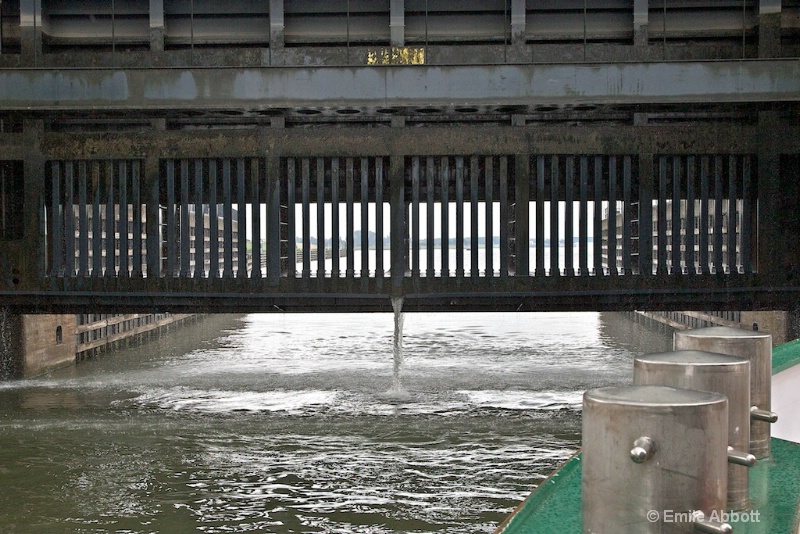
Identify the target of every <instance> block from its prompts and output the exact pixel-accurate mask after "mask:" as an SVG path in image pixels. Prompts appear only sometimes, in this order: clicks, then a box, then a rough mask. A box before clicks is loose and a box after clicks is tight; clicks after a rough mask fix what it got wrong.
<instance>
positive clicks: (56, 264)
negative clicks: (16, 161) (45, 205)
mask: <svg viewBox="0 0 800 534" xmlns="http://www.w3.org/2000/svg"><path fill="white" fill-rule="evenodd" d="M51 179H52V192H51V197H50V203H51V208H52V219H53V221H52V230H53V231H52V234H53V262H52V266H53V269H52V272H51V273H50V274H51V276H54V277H56V276H64V235H63V231H64V214H63V211H62V207H61V202H62V198H61V163H60V162H58V161H55V162H53V165H52V177H51Z"/></svg>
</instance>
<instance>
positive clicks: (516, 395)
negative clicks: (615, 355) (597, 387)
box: [458, 390, 583, 410]
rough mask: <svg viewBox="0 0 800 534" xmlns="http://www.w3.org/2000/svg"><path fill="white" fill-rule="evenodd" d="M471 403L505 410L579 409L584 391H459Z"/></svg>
mask: <svg viewBox="0 0 800 534" xmlns="http://www.w3.org/2000/svg"><path fill="white" fill-rule="evenodd" d="M458 393H460V394H462V395H465V396H466V397H467V398H468V400H469V403H470V404H473V405H475V406H479V407H483V408H500V409H504V410H561V409H579V408H580V407H581V406H582V403H583V391H523V390H482V391H459V392H458Z"/></svg>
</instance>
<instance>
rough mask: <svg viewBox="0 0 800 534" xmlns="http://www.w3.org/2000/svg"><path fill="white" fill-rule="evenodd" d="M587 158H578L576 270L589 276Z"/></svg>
mask: <svg viewBox="0 0 800 534" xmlns="http://www.w3.org/2000/svg"><path fill="white" fill-rule="evenodd" d="M588 233H589V156H581V157H580V204H579V205H578V269H579V270H580V275H581V276H589V237H588Z"/></svg>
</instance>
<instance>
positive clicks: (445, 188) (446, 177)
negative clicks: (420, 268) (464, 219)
mask: <svg viewBox="0 0 800 534" xmlns="http://www.w3.org/2000/svg"><path fill="white" fill-rule="evenodd" d="M441 173H442V183H441V188H442V189H441V198H442V239H441V244H442V247H441V248H442V250H441V254H442V273H441V276H442V278H448V277H449V276H450V201H449V199H448V193H449V192H450V159H449V158H447V157H446V156H444V157H442V164H441Z"/></svg>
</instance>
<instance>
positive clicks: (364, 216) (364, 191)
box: [361, 158, 369, 278]
mask: <svg viewBox="0 0 800 534" xmlns="http://www.w3.org/2000/svg"><path fill="white" fill-rule="evenodd" d="M361 278H369V159H367V158H361Z"/></svg>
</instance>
